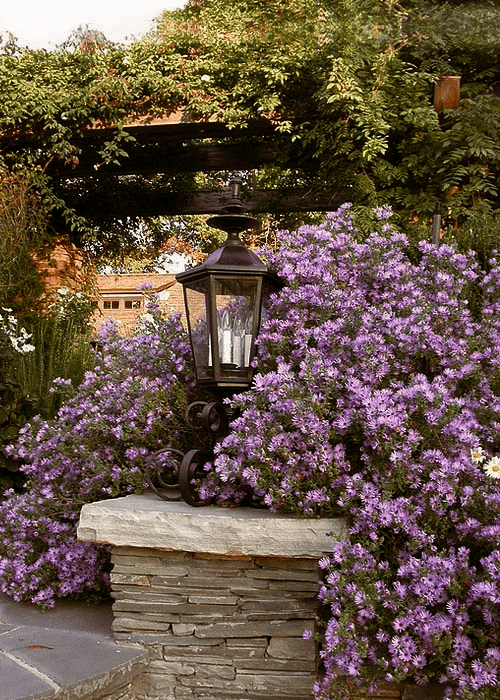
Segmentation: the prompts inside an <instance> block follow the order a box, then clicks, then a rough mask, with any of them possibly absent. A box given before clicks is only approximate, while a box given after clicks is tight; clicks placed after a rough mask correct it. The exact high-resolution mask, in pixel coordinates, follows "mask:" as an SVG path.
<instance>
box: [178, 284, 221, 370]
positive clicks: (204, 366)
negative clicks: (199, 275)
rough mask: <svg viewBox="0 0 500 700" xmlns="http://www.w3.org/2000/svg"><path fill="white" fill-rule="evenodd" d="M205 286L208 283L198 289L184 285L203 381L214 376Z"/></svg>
mask: <svg viewBox="0 0 500 700" xmlns="http://www.w3.org/2000/svg"><path fill="white" fill-rule="evenodd" d="M205 287H206V285H197V288H196V289H193V288H189V287H184V301H185V307H186V313H187V317H188V318H187V321H188V328H189V335H190V338H191V347H192V350H193V358H194V363H195V368H196V378H197V379H198V381H201V382H203V381H207V380H211V379H213V378H214V368H213V363H212V358H211V356H210V349H211V348H210V340H209V337H210V335H209V328H210V325H209V321H208V309H209V306H208V304H207V301H208V298H207V294H206V290H205Z"/></svg>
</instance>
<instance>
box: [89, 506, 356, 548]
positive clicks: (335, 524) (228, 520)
mask: <svg viewBox="0 0 500 700" xmlns="http://www.w3.org/2000/svg"><path fill="white" fill-rule="evenodd" d="M329 534H331V535H332V536H333V537H334V538H335V539H341V538H344V537H347V534H348V532H347V524H346V521H345V519H344V518H321V519H316V520H315V519H305V518H304V519H301V518H296V517H294V516H287V515H281V514H276V513H271V512H270V511H267V510H260V509H256V508H221V507H218V506H204V507H201V508H194V507H192V506H189V505H187V504H186V503H184V502H181V501H163V500H161V499H160V498H158V496H156V495H155V494H153V493H146V494H144V495H132V496H125V497H124V498H114V499H110V500H106V501H99V502H97V503H88V504H86V505H84V506H83V508H82V511H81V515H80V524H79V527H78V539H79V540H81V541H86V542H98V543H101V544H110V545H113V546H115V547H141V548H147V549H149V548H151V549H160V550H165V551H183V552H200V553H201V552H203V553H206V554H222V555H227V556H240V555H250V556H267V557H294V558H295V557H296V558H307V559H309V558H311V559H317V558H319V557H321V556H323V555H324V554H325V553H327V552H329V551H331V548H332V543H331V539H330V538H329V537H327V535H329Z"/></svg>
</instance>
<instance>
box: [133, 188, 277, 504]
mask: <svg viewBox="0 0 500 700" xmlns="http://www.w3.org/2000/svg"><path fill="white" fill-rule="evenodd" d="M240 184H241V183H240V181H239V180H233V181H232V182H231V200H230V202H229V204H228V205H227V206H226V207H225V209H224V210H223V213H222V214H219V215H217V216H214V217H212V218H211V219H209V220H208V222H207V223H208V224H209V225H210V226H213V227H214V228H217V229H220V230H222V231H225V232H226V234H227V240H226V242H225V243H224V245H222V246H221V247H220V248H218V249H217V250H216V251H215V252H214V253H212V254H211V255H210V256H209V257H208V258H207V259H206V260H205V262H204V263H202V264H201V265H198V266H197V267H195V268H191V269H188V270H185V271H184V272H181V273H179V274H178V275H176V279H177V281H178V282H180V283H181V284H182V286H183V289H184V301H185V306H186V315H187V322H188V330H189V337H190V341H191V349H192V353H193V359H194V362H195V368H196V378H197V384H198V385H199V386H204V387H206V388H207V389H209V390H211V391H213V392H215V393H216V394H218V395H219V396H220V398H221V400H220V401H214V402H209V403H205V402H200V401H196V402H194V403H192V404H191V405H190V406H189V407H188V409H187V411H186V422H187V424H188V425H189V426H190V427H191V428H192V429H193V430H195V431H200V430H203V431H205V432H208V433H210V434H212V435H214V434H218V436H219V437H223V436H225V435H227V432H228V424H229V422H230V419H231V410H230V408H229V406H228V405H227V404H224V403H222V399H223V398H225V397H230V396H232V395H234V394H235V393H238V392H239V391H243V390H245V389H248V388H249V387H250V384H251V381H252V373H253V370H252V359H253V355H254V351H255V346H254V341H255V337H256V335H257V333H258V330H259V327H260V321H261V310H262V301H263V298H264V297H265V296H266V295H267V293H269V292H270V291H272V289H273V288H274V289H275V288H277V286H278V284H279V283H278V280H277V278H276V277H275V276H274V275H273V274H272V273H270V272H269V270H268V268H267V266H266V265H265V264H264V263H263V262H262V261H261V260H260V258H259V257H258V256H257V255H256V254H255V253H253V252H252V251H250V250H249V249H248V248H246V247H245V245H244V244H243V242H242V241H241V240H240V234H241V233H242V232H243V231H246V230H248V229H251V228H255V226H256V225H257V223H258V222H257V220H256V219H253V218H251V217H249V216H247V215H245V214H244V213H243V207H242V205H241V201H240ZM217 290H222V291H220V295H221V297H223V298H224V295H225V296H226V297H229V296H231V295H234V296H235V297H236V298H238V299H244V298H248V299H250V300H251V302H252V306H250V310H249V313H248V317H249V318H250V325H251V341H249V340H248V339H247V343H249V345H248V347H247V348H246V350H245V352H244V353H243V352H242V350H241V347H240V348H239V349H240V362H239V363H238V362H233V361H231V360H230V361H229V362H228V361H227V359H226V358H225V355H226V350H227V343H226V345H225V346H224V347H221V341H220V318H219V316H220V314H219V311H220V310H219V309H218V308H217V303H216V297H217ZM249 290H250V291H249ZM190 293H193V294H195V295H197V296H198V298H199V299H198V310H199V309H200V307H201V309H202V313H203V323H202V324H201V325H202V328H203V334H202V336H201V342H199V339H198V341H197V335H196V334H197V332H198V334H199V327H200V323H199V318H198V310H195V311H193V309H192V308H191V305H190V301H191V297H190ZM245 294H246V295H248V296H247V297H245ZM200 300H201V303H200ZM197 323H198V328H197V327H196V324H197ZM230 337H231V336H230ZM240 343H241V341H240ZM233 350H234V348H233ZM156 457H157V458H158V463H157V465H155V466H154V467H153V469H151V468H149V469H148V470H147V472H146V479H147V481H148V483H149V486H150V487H151V488H152V490H153V491H154V492H155V493H156V494H157V495H158V496H159V497H160V498H163V499H164V500H168V501H171V500H181V499H183V500H184V501H186V503H188V504H189V505H191V506H200V505H207V504H208V501H206V500H202V499H201V498H200V497H199V495H198V486H199V483H200V481H201V479H202V477H203V476H204V474H205V473H206V472H205V468H204V467H205V465H206V464H207V463H208V462H209V461H210V459H211V456H210V455H209V454H208V453H207V452H206V451H204V450H199V449H193V450H190V451H189V452H188V453H187V454H185V455H184V454H182V453H181V452H179V451H177V450H173V449H171V448H165V449H164V450H159V451H158V452H157V453H156ZM164 457H165V458H167V459H168V460H169V468H168V469H167V470H164V469H163V467H162V465H161V459H162V458H164ZM152 471H153V472H154V473H152ZM167 475H168V476H167Z"/></svg>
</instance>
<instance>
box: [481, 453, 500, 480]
mask: <svg viewBox="0 0 500 700" xmlns="http://www.w3.org/2000/svg"><path fill="white" fill-rule="evenodd" d="M483 469H484V471H485V472H486V474H487V475H488V476H491V478H492V479H500V458H499V457H492V458H491V459H490V460H489V461H488V462H486V464H485V465H484V466H483Z"/></svg>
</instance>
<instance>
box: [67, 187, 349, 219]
mask: <svg viewBox="0 0 500 700" xmlns="http://www.w3.org/2000/svg"><path fill="white" fill-rule="evenodd" d="M226 200H227V195H224V194H221V193H220V192H196V193H192V194H189V195H182V196H180V195H178V194H177V195H175V194H171V193H164V194H162V193H154V192H153V193H152V192H146V193H142V194H141V195H140V196H137V194H134V193H133V192H129V193H128V194H127V191H126V190H125V191H124V192H122V193H121V194H120V195H119V196H118V195H117V196H116V197H114V198H113V199H112V200H110V199H109V198H108V197H106V196H100V195H98V194H91V193H87V194H84V195H83V196H81V197H79V198H78V200H77V201H75V202H70V203H71V204H72V206H74V207H75V209H76V210H77V211H81V212H82V213H83V212H85V211H87V212H88V211H90V210H94V211H98V210H99V209H101V210H104V207H106V213H107V215H108V216H111V217H113V218H126V217H132V218H134V217H138V218H140V217H146V218H147V217H156V216H175V215H193V214H214V213H215V212H218V211H220V210H221V208H222V207H224V205H225V204H226V203H227V201H226ZM351 200H352V191H351V190H350V189H349V188H339V189H337V190H335V191H333V192H331V193H330V194H329V195H323V196H321V197H318V196H316V195H314V194H313V193H311V192H310V191H306V190H286V191H283V190H257V191H252V193H251V195H250V196H249V197H248V198H246V199H244V201H243V202H242V204H243V207H244V209H245V210H246V211H249V212H255V213H258V212H269V211H279V212H287V211H288V212H293V211H296V212H299V211H332V210H334V209H336V208H337V207H338V206H339V205H340V204H342V203H344V202H346V201H351Z"/></svg>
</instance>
